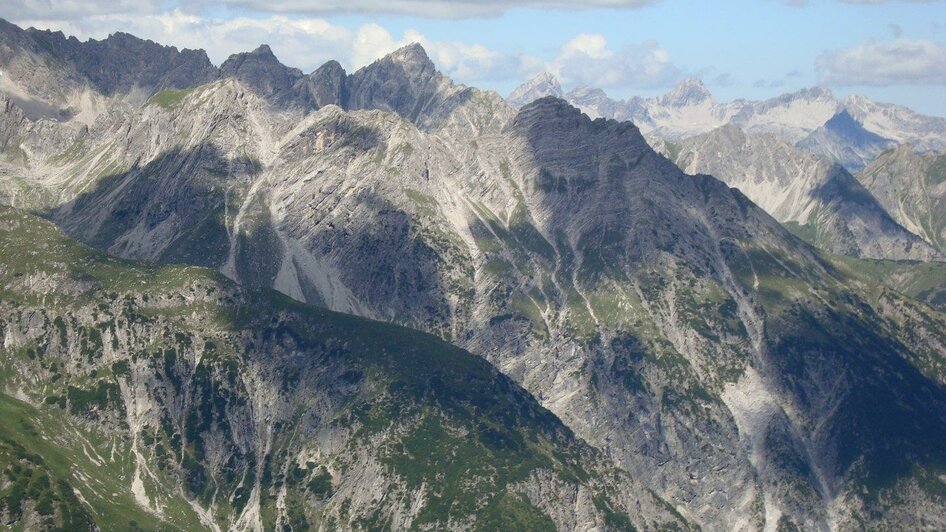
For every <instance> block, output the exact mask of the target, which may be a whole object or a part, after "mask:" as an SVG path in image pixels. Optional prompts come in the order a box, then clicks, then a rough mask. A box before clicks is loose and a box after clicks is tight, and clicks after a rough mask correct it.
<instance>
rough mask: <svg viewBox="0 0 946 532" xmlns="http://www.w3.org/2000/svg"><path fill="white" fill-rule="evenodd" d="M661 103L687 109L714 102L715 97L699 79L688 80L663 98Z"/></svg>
mask: <svg viewBox="0 0 946 532" xmlns="http://www.w3.org/2000/svg"><path fill="white" fill-rule="evenodd" d="M660 101H661V103H663V104H664V105H668V106H671V107H686V106H689V105H698V104H700V103H703V102H705V101H713V95H712V94H711V93H710V91H709V89H708V88H706V85H704V84H703V81H702V80H701V79H699V78H687V79H685V80H683V81H681V82H680V83H679V84H678V85H677V86H676V87H674V89H673V90H672V91H670V92H668V93H667V94H665V95H664V96H663V97H661V100H660Z"/></svg>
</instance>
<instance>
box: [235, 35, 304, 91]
mask: <svg viewBox="0 0 946 532" xmlns="http://www.w3.org/2000/svg"><path fill="white" fill-rule="evenodd" d="M219 76H220V77H221V78H228V77H232V78H236V79H238V80H240V81H241V82H242V83H243V84H244V85H246V86H247V87H249V88H250V89H252V90H253V91H254V92H256V93H257V94H259V95H260V96H263V97H265V98H271V97H279V96H280V95H283V94H285V93H287V92H288V91H289V90H291V89H292V86H293V85H294V84H295V83H296V81H297V80H299V78H301V77H302V71H300V70H299V69H296V68H290V67H287V66H286V65H283V64H282V63H280V62H279V59H277V58H276V55H275V54H273V50H272V49H271V48H270V47H269V46H268V45H266V44H261V45H260V46H259V47H257V48H256V49H255V50H253V51H252V52H242V53H239V54H233V55H231V56H230V57H229V58H227V60H226V61H224V62H223V64H222V65H220V71H219Z"/></svg>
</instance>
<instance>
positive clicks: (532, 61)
mask: <svg viewBox="0 0 946 532" xmlns="http://www.w3.org/2000/svg"><path fill="white" fill-rule="evenodd" d="M0 17H2V18H5V19H7V20H9V21H11V22H14V23H16V24H19V25H21V26H24V27H27V26H34V27H37V28H41V29H54V30H62V31H63V32H64V33H66V34H68V35H75V36H77V37H79V38H80V39H83V40H84V39H88V38H95V39H101V38H104V37H106V36H108V35H109V34H110V33H113V32H115V31H124V32H128V33H132V34H134V35H137V36H139V37H143V38H148V39H152V40H154V41H157V42H160V43H162V44H168V45H174V46H177V47H179V48H203V49H205V50H206V51H207V53H208V55H209V56H210V59H211V61H213V62H214V63H215V64H220V63H221V62H223V61H224V60H225V59H226V58H227V57H228V56H229V55H230V54H232V53H237V52H242V51H249V50H252V49H254V48H256V47H257V46H258V45H260V44H262V43H266V44H269V45H270V46H271V48H272V49H273V52H274V53H275V54H276V56H277V57H278V58H279V59H280V60H281V61H282V62H283V63H285V64H287V65H290V66H294V67H298V68H300V69H302V70H303V71H305V72H310V71H312V70H314V69H315V68H317V67H318V66H319V65H321V64H322V63H324V62H325V61H327V60H329V59H335V60H338V61H339V62H340V63H342V65H343V66H344V67H345V68H346V69H348V70H349V71H352V70H354V69H357V68H360V67H362V66H364V65H366V64H368V63H370V62H371V61H373V60H375V59H377V58H379V57H381V56H383V55H385V54H386V53H389V52H391V51H393V50H395V49H396V48H398V47H400V46H402V45H404V44H408V43H410V42H420V43H421V44H422V45H424V47H425V49H426V50H427V52H428V54H429V55H430V56H431V59H433V61H434V63H435V64H436V65H437V67H438V68H439V69H440V70H441V71H443V72H444V73H445V74H447V75H448V76H450V77H451V78H453V79H454V80H456V81H459V82H461V83H465V84H467V85H473V86H477V87H480V88H484V89H492V90H496V91H497V92H499V93H500V94H502V95H504V96H505V95H507V94H508V93H509V92H510V91H512V90H513V89H514V88H515V87H516V86H517V85H519V84H520V83H522V82H524V81H526V80H528V79H529V78H531V77H532V76H534V75H536V74H538V73H541V72H543V71H548V72H551V73H553V74H555V75H556V76H557V77H558V78H559V79H560V80H561V82H562V84H563V86H564V87H565V89H566V90H568V89H570V88H572V87H575V86H578V85H591V86H594V87H598V88H602V89H604V90H605V91H606V92H607V93H608V95H609V96H611V97H614V98H628V97H630V96H635V95H639V96H654V95H657V94H661V93H664V92H666V91H667V90H669V89H670V88H672V87H673V86H674V85H675V84H676V83H678V82H679V81H681V80H682V79H685V78H687V77H699V78H701V79H702V80H703V81H704V82H705V83H706V85H707V86H708V87H709V88H710V90H711V91H712V92H713V94H714V96H716V98H717V99H718V100H720V101H729V100H733V99H738V98H744V99H753V100H757V99H765V98H770V97H773V96H777V95H779V94H783V93H786V92H791V91H794V90H797V89H800V88H805V87H811V86H816V85H817V86H824V87H827V88H829V89H831V90H832V91H834V92H835V93H836V94H838V95H841V96H843V95H847V94H863V95H865V96H868V97H870V98H872V99H875V100H878V101H882V102H891V103H897V104H901V105H906V106H908V107H910V108H913V109H915V110H917V111H919V112H922V113H925V114H931V115H937V116H946V1H944V0H926V1H924V0H717V1H709V0H691V1H684V0H582V1H573V0H506V1H500V0H478V1H477V0H191V1H183V0H3V2H2V5H0Z"/></svg>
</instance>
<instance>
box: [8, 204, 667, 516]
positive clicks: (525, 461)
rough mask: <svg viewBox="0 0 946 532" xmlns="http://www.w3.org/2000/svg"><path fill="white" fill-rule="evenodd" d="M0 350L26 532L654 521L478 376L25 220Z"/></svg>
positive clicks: (331, 318) (472, 367)
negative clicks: (584, 512)
mask: <svg viewBox="0 0 946 532" xmlns="http://www.w3.org/2000/svg"><path fill="white" fill-rule="evenodd" d="M0 337H3V338H5V339H6V341H5V342H4V344H3V345H5V346H6V347H4V348H3V349H0V386H2V387H3V390H2V392H3V393H5V394H6V395H3V396H0V399H2V401H0V408H2V409H5V410H4V412H5V415H4V418H3V421H2V422H3V423H4V424H5V425H4V429H6V430H5V431H4V432H5V434H7V435H8V436H7V438H8V439H9V440H10V441H9V443H8V442H7V440H3V441H0V462H2V463H0V468H8V469H10V470H11V471H12V468H13V467H14V466H15V465H16V464H20V465H19V466H18V467H19V468H20V470H21V471H22V470H23V469H24V467H25V466H26V463H27V462H29V463H30V464H32V465H31V466H30V467H31V468H33V469H36V470H37V471H41V472H42V474H43V475H46V477H48V479H49V483H48V485H49V488H48V489H47V488H46V484H45V483H44V484H42V485H38V487H31V486H33V484H30V483H29V482H26V483H25V484H24V486H26V487H25V488H24V489H25V490H26V491H25V492H24V493H26V494H27V495H29V497H27V496H26V495H24V496H21V497H20V498H19V499H15V500H17V501H19V504H18V508H20V511H21V514H22V517H20V518H19V521H16V522H17V523H21V524H22V523H28V522H29V521H27V519H28V518H32V517H34V516H39V517H37V518H42V519H51V520H52V521H50V522H51V523H53V524H54V525H56V526H65V524H66V523H73V524H74V523H80V524H82V523H86V524H88V522H89V521H91V522H92V523H93V524H94V525H95V526H98V527H100V528H102V529H115V530H120V529H129V528H131V527H133V526H134V527H142V528H147V529H165V528H166V529H185V530H192V529H196V528H200V527H202V526H205V524H206V523H207V522H208V521H210V520H212V521H215V522H216V523H217V524H219V525H220V526H222V527H230V526H234V525H235V524H237V523H246V522H250V523H253V522H258V523H259V524H260V525H261V526H263V527H265V528H267V529H270V528H280V527H285V526H289V527H291V528H292V529H293V530H301V529H305V528H307V527H313V528H318V527H320V526H326V527H328V528H338V527H341V528H373V527H378V526H380V527H383V528H403V527H406V526H414V527H418V526H423V527H433V528H444V527H454V528H465V527H472V528H475V529H487V530H489V529H498V528H497V527H501V528H508V527H513V528H523V527H527V528H534V529H543V528H548V527H549V526H554V527H558V528H562V527H565V526H567V524H566V523H563V522H560V521H559V522H556V521H554V520H553V517H555V516H553V515H551V514H550V513H549V512H550V510H549V507H548V506H547V505H548V504H550V501H554V500H555V495H554V493H555V490H554V489H552V490H551V493H546V495H545V496H544V498H543V499H542V500H532V499H530V498H529V496H528V495H527V493H535V492H534V491H533V492H527V491H526V490H525V486H527V485H530V483H534V482H536V479H537V478H538V477H539V476H542V475H545V476H549V475H551V478H554V479H557V480H556V481H555V482H556V483H557V484H555V485H557V486H561V488H560V489H562V490H565V491H562V492H561V494H562V496H563V497H564V494H565V493H567V490H569V489H576V488H577V489H580V490H590V493H591V494H593V496H594V497H595V500H596V501H598V500H601V501H605V503H604V504H605V506H606V507H607V508H609V509H610V510H609V511H611V512H612V513H615V514H617V515H619V516H620V517H619V518H615V517H614V516H610V517H609V519H610V520H611V521H614V520H615V519H617V521H614V522H631V521H634V522H635V523H638V522H639V517H640V511H639V509H636V508H629V507H628V506H627V505H626V503H623V502H622V501H623V500H626V498H615V497H616V492H615V491H614V490H615V486H619V485H622V484H620V482H627V481H628V480H627V479H626V476H624V475H621V474H617V473H615V472H609V471H610V470H608V469H607V468H606V467H605V466H603V465H602V462H601V460H600V459H599V458H597V457H596V455H595V454H594V453H593V452H592V451H591V450H590V449H589V448H588V447H587V446H585V445H584V444H582V443H581V442H579V441H578V440H576V439H575V438H574V437H573V436H572V434H571V433H570V431H568V430H567V429H566V428H565V427H564V426H563V425H562V424H561V422H560V421H559V420H558V419H557V418H555V417H554V416H553V415H552V414H551V413H549V412H548V411H546V410H544V409H542V408H541V407H540V406H539V405H538V403H537V402H536V401H535V400H534V399H533V398H532V397H531V396H529V395H528V394H527V393H525V392H524V391H523V390H522V389H520V388H519V387H518V386H517V385H515V384H514V383H513V382H512V381H511V380H509V379H507V378H506V377H504V376H502V375H501V374H499V373H498V372H497V371H496V370H495V369H494V368H493V367H492V366H490V365H489V364H488V363H487V362H485V361H484V360H482V359H480V358H478V357H474V356H472V355H470V354H468V353H466V352H464V351H462V350H460V349H458V348H455V347H452V346H450V345H449V344H445V343H443V342H441V341H440V340H438V339H436V338H435V337H433V336H429V335H426V334H422V333H418V332H415V331H411V330H409V329H405V328H402V327H398V326H395V325H390V324H382V323H377V322H373V321H369V320H365V319H360V318H354V317H351V316H346V315H342V314H337V313H332V312H329V311H326V310H323V309H318V308H314V307H309V306H305V305H301V304H299V303H296V302H294V301H291V300H289V299H288V298H285V297H284V296H281V295H279V294H276V293H274V292H271V291H261V292H246V291H244V290H242V289H239V288H237V287H236V286H235V285H233V284H232V283H230V282H229V281H227V280H225V279H223V278H221V277H220V276H219V275H218V274H216V273H214V272H212V271H210V270H205V269H201V268H190V267H177V266H157V265H140V264H134V263H130V262H127V261H121V260H116V259H112V258H109V257H107V256H105V255H103V254H102V253H100V252H98V251H95V250H92V249H90V248H87V247H85V246H82V245H79V244H76V243H75V242H73V241H71V240H69V239H68V238H66V237H65V236H64V235H63V234H62V233H61V232H60V231H59V230H58V229H56V228H55V227H53V226H52V225H51V224H49V223H48V222H46V221H44V220H41V219H39V218H37V217H34V216H31V215H28V214H25V213H22V212H19V211H15V210H12V209H8V208H0ZM10 396H18V397H20V400H16V399H12V398H10ZM24 420H25V422H26V423H28V425H24V424H23V423H24ZM6 425H10V426H6ZM27 426H30V427H41V429H40V430H39V432H37V433H36V434H35V435H34V434H33V433H32V432H30V431H28V430H27V429H26V428H24V427H27ZM23 453H27V454H29V455H30V456H32V455H36V460H35V461H33V462H30V461H29V459H28V458H22V457H21V455H22V454H23ZM24 460H25V461H24ZM34 462H35V463H34ZM69 463H71V464H73V465H72V466H71V467H70V466H67V465H65V464H69ZM40 464H41V465H42V467H40ZM17 474H18V475H20V473H17ZM33 475H40V473H39V472H37V473H30V478H33ZM366 475H367V477H366ZM21 476H22V475H20V476H18V477H16V478H18V479H19V478H20V477H21ZM366 478H372V479H374V480H371V481H369V480H366ZM543 478H545V477H543ZM616 479H617V480H616ZM620 479H624V480H620ZM615 482H618V484H615ZM21 484H22V482H21ZM67 485H68V486H71V487H72V488H74V491H72V492H70V491H69V490H67V489H66V486H67ZM626 485H627V484H624V486H626ZM547 489H548V488H547ZM69 493H76V494H77V495H75V497H76V499H75V500H73V499H72V498H70V497H69ZM111 493H116V494H119V495H118V496H115V497H111V496H110V495H109V494H111ZM372 493H373V494H374V495H372ZM0 495H2V494H0ZM382 495H383V496H382ZM641 496H642V497H643V499H644V505H645V506H646V505H652V506H656V501H655V499H654V498H653V496H652V495H650V494H648V493H644V494H642V495H641ZM11 500H14V499H11ZM563 500H564V499H563ZM543 505H545V506H543ZM38 508H41V509H42V510H43V511H44V512H47V510H49V509H50V508H51V510H49V512H51V513H47V514H42V513H39V512H38V510H37V509H38ZM599 513H600V511H599ZM659 515H662V517H661V519H666V520H668V521H675V520H676V518H675V517H673V516H672V515H671V514H670V513H669V512H667V511H666V510H660V512H659ZM600 518H601V519H602V523H604V519H605V516H604V514H601V517H600ZM559 519H560V518H559ZM132 521H133V523H132ZM202 523H204V524H203V525H202ZM640 524H642V525H647V524H648V523H646V522H644V523H640ZM75 526H76V527H79V528H81V527H80V525H75ZM70 528H71V527H70Z"/></svg>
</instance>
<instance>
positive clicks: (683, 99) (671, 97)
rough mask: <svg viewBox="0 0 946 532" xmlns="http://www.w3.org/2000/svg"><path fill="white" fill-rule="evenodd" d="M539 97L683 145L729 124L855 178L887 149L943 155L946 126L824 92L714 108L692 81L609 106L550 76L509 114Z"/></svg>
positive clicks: (523, 90)
mask: <svg viewBox="0 0 946 532" xmlns="http://www.w3.org/2000/svg"><path fill="white" fill-rule="evenodd" d="M543 96H555V97H557V98H563V99H565V100H566V101H568V102H569V103H571V104H572V105H574V106H576V107H578V108H579V109H581V110H582V112H584V113H586V114H587V115H588V116H590V117H592V118H597V117H604V118H613V119H615V120H630V121H632V122H634V124H635V125H637V127H639V128H640V129H641V132H643V133H644V134H645V135H648V136H652V137H657V138H662V139H667V140H682V139H685V138H688V137H692V136H695V135H699V134H702V133H707V132H709V131H711V130H713V129H716V128H718V127H721V126H723V125H726V124H734V125H737V126H739V127H740V128H742V129H743V130H744V131H745V132H747V133H750V134H754V133H770V134H774V135H777V136H779V137H781V138H782V139H784V140H785V141H787V142H789V143H791V144H795V145H797V146H798V147H800V148H803V149H805V150H808V151H812V152H813V153H818V154H821V155H826V156H828V157H830V158H832V159H833V160H835V161H836V162H839V163H841V164H843V165H844V166H845V167H846V168H848V170H850V171H852V172H854V171H858V170H860V169H861V168H863V167H864V166H866V165H867V164H868V163H869V162H870V160H871V159H872V158H873V157H875V156H876V155H878V154H879V153H880V152H881V151H883V150H884V149H886V148H888V147H890V146H892V145H895V144H910V145H911V146H913V148H914V149H916V150H918V151H921V152H922V151H928V150H943V149H946V119H944V118H939V117H929V116H923V115H920V114H919V113H916V112H914V111H911V110H910V109H908V108H906V107H902V106H898V105H891V104H881V103H876V102H873V101H871V100H869V99H867V98H865V97H862V96H848V97H846V98H844V99H838V98H836V97H835V96H834V95H833V94H832V93H831V92H830V91H829V90H827V89H823V88H812V89H802V90H800V91H797V92H794V93H791V94H784V95H782V96H779V97H776V98H772V99H769V100H764V101H748V100H736V101H732V102H728V103H720V102H717V101H716V100H715V99H714V98H713V95H712V94H711V93H710V91H709V89H707V88H706V86H705V85H704V84H703V82H702V81H700V80H699V79H697V78H690V79H686V80H684V81H682V82H681V83H680V84H679V85H677V87H675V88H674V89H673V90H671V91H670V92H668V93H667V94H665V95H663V96H660V97H657V98H647V99H644V98H639V97H635V98H631V99H629V100H614V99H611V98H609V97H608V96H607V95H606V94H605V93H604V91H602V90H600V89H595V88H592V87H587V86H580V87H576V88H575V89H573V90H571V91H569V92H567V93H565V92H563V91H562V88H561V85H560V84H559V83H558V81H557V80H556V79H555V78H554V76H552V75H551V74H548V73H543V74H540V75H539V76H537V77H535V78H534V79H532V80H530V81H529V82H527V83H525V84H523V85H522V86H520V87H519V88H517V89H516V90H515V91H513V92H512V94H510V96H509V98H508V100H509V103H510V104H511V105H513V106H514V107H519V106H522V105H524V104H525V103H528V102H529V101H532V100H535V99H537V98H541V97H543Z"/></svg>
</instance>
